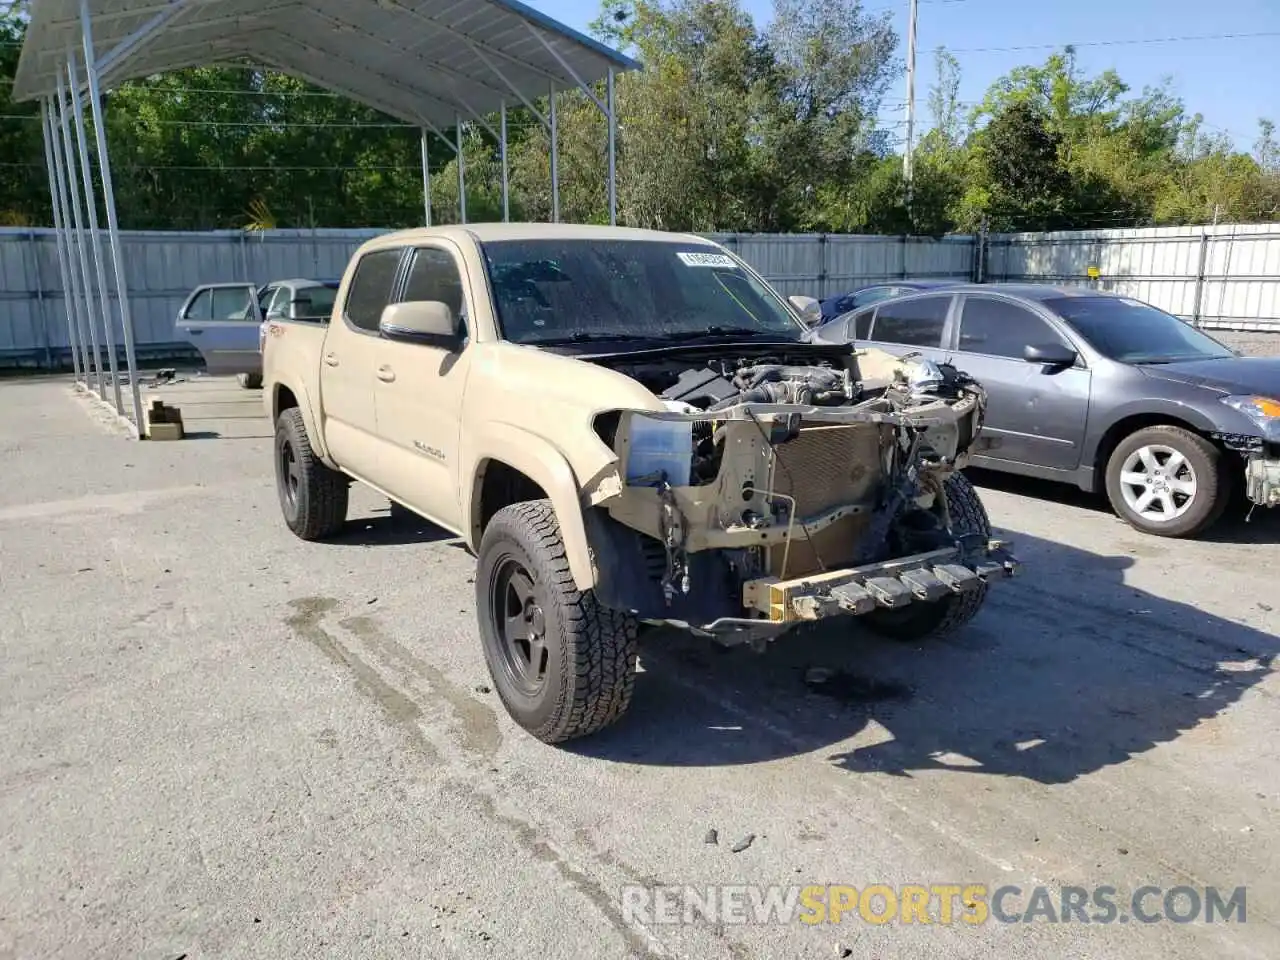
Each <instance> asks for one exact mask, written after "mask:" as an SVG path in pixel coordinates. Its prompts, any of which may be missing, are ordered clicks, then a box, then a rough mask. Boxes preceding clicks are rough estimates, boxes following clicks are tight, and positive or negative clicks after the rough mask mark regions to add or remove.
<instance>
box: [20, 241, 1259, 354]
mask: <svg viewBox="0 0 1280 960" xmlns="http://www.w3.org/2000/svg"><path fill="white" fill-rule="evenodd" d="M383 232H384V231H383V230H379V229H364V230H272V231H268V232H265V233H254V234H249V233H244V232H241V231H237V230H225V231H210V232H206V233H184V232H177V231H173V232H168V231H127V232H125V233H123V234H122V235H121V241H122V245H123V253H124V259H125V274H126V278H127V280H128V283H129V296H130V299H131V302H132V305H133V317H134V327H135V339H136V342H137V345H138V353H139V356H141V357H143V358H148V357H164V356H168V357H175V356H185V357H194V356H195V353H194V351H193V350H192V349H191V348H190V347H189V346H187V345H185V344H182V343H179V342H176V336H175V333H174V319H175V317H176V316H177V312H178V309H179V308H180V307H181V305H182V302H183V300H184V299H185V298H186V297H187V295H188V293H189V292H190V290H191V288H192V287H195V286H198V285H200V284H202V283H217V282H226V281H245V282H252V283H266V282H268V281H270V280H279V279H285V278H289V277H329V278H336V277H339V276H341V275H342V272H343V270H344V268H345V267H346V264H347V260H348V258H349V257H350V256H351V254H352V253H353V252H354V251H355V249H356V248H357V247H358V246H359V245H360V244H361V243H363V242H364V241H366V240H368V239H369V238H371V237H374V236H377V235H378V234H380V233H383ZM706 236H708V237H709V238H710V239H713V240H716V241H717V242H719V243H722V244H723V245H725V246H726V247H728V248H729V249H731V250H733V251H735V252H737V253H738V254H739V255H740V256H742V257H743V258H744V259H745V260H746V261H747V262H748V263H750V264H751V265H752V266H753V267H755V268H756V269H757V270H758V271H760V273H761V274H763V275H764V276H765V277H766V278H767V279H769V280H770V281H771V282H772V283H774V284H775V285H776V286H777V287H778V289H779V291H780V292H782V293H783V294H788V295H789V294H808V295H810V296H816V297H827V296H831V295H833V294H837V293H842V292H845V291H847V290H850V289H852V288H854V287H857V286H860V285H863V284H868V283H878V282H881V281H885V280H895V279H901V278H906V277H917V278H920V277H934V278H944V279H958V280H964V279H969V278H971V277H973V276H974V275H975V270H976V267H977V264H976V263H975V253H976V251H977V248H978V243H977V241H976V238H974V237H969V236H956V237H946V238H943V239H941V240H935V239H931V238H926V237H884V236H871V235H836V234H826V235H820V234H788V235H780V234H725V233H719V234H707V235H706ZM103 255H104V264H105V265H106V266H107V270H108V277H110V274H111V270H110V252H109V249H107V248H106V245H105V244H104V250H103ZM985 255H986V264H985V272H984V273H983V274H982V275H983V277H984V278H985V279H986V280H988V281H999V280H1021V281H1030V282H1040V283H1059V284H1071V285H1081V284H1086V285H1092V286H1095V287H1098V288H1099V289H1104V290H1110V291H1114V292H1117V293H1123V294H1126V295H1128V296H1133V297H1137V298H1138V299H1141V300H1146V301H1148V302H1150V303H1153V304H1155V305H1156V306H1158V307H1162V308H1163V309H1166V310H1169V311H1170V312H1172V313H1175V314H1177V315H1179V316H1181V317H1184V318H1186V319H1189V320H1197V319H1198V320H1199V322H1200V323H1201V324H1202V325H1203V326H1205V327H1209V328H1218V329H1233V330H1240V331H1250V332H1274V333H1280V224H1259V225H1247V226H1246V225H1235V224H1225V225H1219V226H1214V227H1203V228H1201V227H1161V228H1154V229H1144V230H1098V231H1075V232H1064V233H1053V234H1004V235H992V236H991V237H989V238H987V243H986V247H985ZM1091 268H1093V269H1092V270H1091ZM90 269H91V270H92V266H91V268H90ZM1094 273H1096V276H1094V275H1093V274H1094ZM108 285H109V286H113V284H112V283H111V282H110V281H109V284H108ZM95 296H96V294H95ZM110 300H111V306H112V323H113V326H114V328H115V342H116V345H117V348H119V347H120V346H121V344H122V343H123V340H124V338H123V332H122V331H121V329H120V315H119V310H118V309H117V307H116V305H115V296H114V291H111V294H110ZM66 306H67V301H66V297H65V295H64V293H63V291H62V289H61V277H60V275H59V270H58V255H57V246H56V243H55V240H54V235H53V231H52V230H48V229H34V230H32V229H14V228H5V229H0V363H15V362H19V363H27V364H36V365H42V366H48V365H50V364H54V363H62V364H66V363H67V362H68V353H67V324H66ZM101 339H102V338H101V335H99V340H101Z"/></svg>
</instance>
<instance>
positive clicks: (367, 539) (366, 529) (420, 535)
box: [324, 507, 461, 547]
mask: <svg viewBox="0 0 1280 960" xmlns="http://www.w3.org/2000/svg"><path fill="white" fill-rule="evenodd" d="M445 540H458V537H457V535H455V534H452V533H450V532H449V531H448V530H445V529H444V528H443V527H438V526H436V525H435V524H434V523H432V522H431V521H430V520H425V519H423V518H422V517H420V516H418V515H417V514H416V513H410V512H409V511H408V510H402V509H399V508H396V509H394V510H392V509H388V508H386V507H383V508H381V509H379V510H375V511H374V512H373V516H369V517H360V518H358V519H354V520H353V519H348V520H347V522H346V525H345V526H343V528H342V530H341V531H340V532H339V533H337V534H336V535H335V536H333V537H329V538H328V539H326V540H325V541H324V542H325V543H330V544H337V545H339V546H354V547H388V546H397V545H404V544H412V543H440V542H442V541H445ZM459 542H461V541H459Z"/></svg>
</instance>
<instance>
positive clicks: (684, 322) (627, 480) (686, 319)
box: [264, 224, 1017, 742]
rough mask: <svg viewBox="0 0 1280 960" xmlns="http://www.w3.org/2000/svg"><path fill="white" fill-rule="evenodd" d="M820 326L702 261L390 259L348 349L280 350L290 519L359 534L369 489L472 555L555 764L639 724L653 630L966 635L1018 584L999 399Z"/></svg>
mask: <svg viewBox="0 0 1280 960" xmlns="http://www.w3.org/2000/svg"><path fill="white" fill-rule="evenodd" d="M813 305H814V301H812V300H809V299H808V298H802V297H792V298H790V299H789V300H788V299H785V298H783V297H782V296H780V295H779V294H778V293H777V292H775V291H774V290H773V289H772V288H771V287H770V286H769V285H768V284H767V283H766V282H765V281H764V280H763V279H762V278H761V277H760V276H759V275H758V274H757V273H756V272H755V271H754V270H752V269H751V268H750V267H749V266H748V265H747V264H746V263H745V262H743V261H742V260H741V259H739V258H738V257H736V256H735V255H733V254H732V253H730V252H728V251H727V250H726V249H724V248H723V247H721V246H719V245H717V244H714V243H712V242H710V241H708V240H705V239H702V238H699V237H695V236H685V235H679V234H671V233H663V232H656V231H642V230H631V229H622V228H614V227H594V226H567V225H547V224H479V225H470V226H446V227H438V228H427V229H418V230H408V231H402V232H396V233H389V234H385V235H382V236H380V237H377V238H376V239H373V240H370V241H368V242H367V243H365V244H364V245H363V246H362V247H360V249H359V250H357V251H356V253H355V254H354V256H353V257H352V259H351V262H350V263H349V264H348V266H347V270H346V273H345V275H344V276H343V278H342V282H341V286H340V288H339V290H338V295H337V300H336V302H335V305H334V310H333V314H332V316H331V317H330V319H329V320H328V322H327V323H325V324H315V323H293V322H290V321H283V320H273V321H271V322H270V323H269V324H268V325H267V329H266V334H265V338H264V342H265V347H264V387H265V390H264V402H265V404H266V407H267V413H268V414H269V416H270V417H271V419H272V421H273V422H274V423H275V425H276V435H275V445H274V458H275V471H276V479H277V483H278V486H279V493H280V506H281V509H282V510H283V512H284V518H285V522H286V524H288V526H289V529H291V530H292V531H293V532H294V533H296V534H297V535H298V536H299V537H302V538H303V539H306V540H317V539H321V538H324V537H328V536H331V535H334V534H336V533H337V532H338V531H339V530H340V529H341V528H342V526H343V523H344V521H345V518H346V512H347V495H348V488H349V485H350V483H351V482H352V481H355V480H358V481H360V482H362V483H365V484H367V485H369V486H371V487H373V488H375V489H376V490H378V491H380V492H381V493H383V494H385V495H386V496H387V497H389V498H390V499H391V500H392V501H393V502H394V503H398V504H400V505H402V506H403V507H405V508H407V509H409V510H411V511H413V512H414V513H416V514H419V515H421V516H422V517H425V518H427V519H429V520H432V521H434V522H435V523H436V524H438V525H439V526H441V527H443V528H445V529H446V530H448V531H451V532H453V533H456V534H457V535H458V536H459V537H461V538H462V539H463V540H464V541H465V542H466V544H467V545H468V547H469V548H470V549H471V550H472V551H473V552H474V554H475V555H476V557H477V559H478V570H477V574H476V580H475V583H476V607H477V616H478V620H479V632H480V637H481V640H482V642H483V646H484V655H485V659H486V662H487V664H488V667H489V671H490V673H491V674H492V677H493V683H494V687H495V689H496V690H497V692H498V694H499V695H500V696H501V698H502V702H503V704H504V705H505V706H506V708H507V710H508V711H509V712H510V714H511V716H512V717H513V718H514V719H515V720H516V722H517V723H519V724H520V725H521V726H522V727H524V728H525V729H526V730H528V731H530V732H531V733H532V734H533V735H534V736H536V737H538V738H539V739H541V740H543V741H546V742H559V741H564V740H568V739H570V738H572V737H577V736H582V735H584V734H589V733H592V732H594V731H597V730H599V729H600V728H602V727H605V726H607V725H608V724H610V723H612V722H613V721H614V720H616V719H617V718H618V717H620V716H621V715H622V714H623V713H624V712H625V710H626V709H627V706H628V704H629V702H630V699H631V693H632V688H633V685H634V679H635V670H636V643H637V641H636V636H637V629H638V625H639V624H642V623H647V624H669V625H675V626H678V627H680V628H683V629H686V630H692V631H694V632H696V633H699V634H703V635H706V636H709V637H716V638H718V639H720V640H721V641H723V642H750V643H752V644H754V645H757V646H759V645H760V644H762V643H764V642H765V641H767V640H769V639H771V638H774V637H777V636H778V635H780V634H782V633H784V632H785V631H787V630H788V629H790V628H792V627H794V626H796V625H798V624H803V623H810V622H813V621H817V620H822V619H826V618H833V619H834V618H839V617H849V616H857V617H859V619H860V621H861V622H863V623H865V624H866V625H867V626H868V627H869V628H871V629H873V630H875V631H877V632H880V633H882V634H886V635H889V636H892V637H897V638H903V639H911V640H915V639H921V638H924V637H927V636H930V635H936V634H940V633H945V632H948V631H951V630H954V629H956V628H958V627H959V626H961V625H962V624H964V623H965V622H967V621H968V620H969V619H970V618H972V617H973V616H974V615H975V614H976V613H977V612H978V610H979V608H980V607H981V606H982V603H983V600H984V598H985V596H986V591H987V587H988V585H989V584H990V583H992V582H993V581H995V580H998V579H1000V578H1003V577H1006V576H1009V575H1011V574H1012V573H1013V572H1014V571H1015V569H1016V566H1017V564H1016V561H1015V560H1014V559H1013V557H1012V556H1010V555H1009V554H1008V552H1007V551H1006V549H1005V546H1004V545H1003V544H1001V543H1000V542H999V541H995V540H992V539H991V530H990V526H989V524H988V520H987V515H986V511H985V510H984V509H983V506H982V503H981V501H980V500H979V499H978V497H977V495H976V493H975V492H974V490H973V488H972V487H971V486H970V485H969V483H968V481H967V480H966V479H965V478H964V476H963V475H962V474H961V473H959V472H958V470H959V468H960V467H961V466H962V465H963V463H964V457H965V454H966V451H967V450H968V449H969V447H970V445H971V444H972V443H973V441H974V439H975V437H976V436H977V435H978V432H979V431H980V429H981V423H982V414H983V409H984V403H985V401H984V395H983V393H982V390H981V387H980V386H979V385H978V384H976V383H974V382H973V381H972V380H971V379H970V378H968V377H966V376H965V375H964V374H963V373H961V372H959V371H956V370H955V369H953V368H951V367H947V366H938V365H934V364H932V363H929V362H927V361H920V360H915V359H912V358H910V357H907V358H902V359H898V358H895V357H892V356H890V355H888V354H886V353H882V352H879V351H874V350H855V349H854V348H852V347H850V346H848V345H841V346H837V345H830V344H820V343H813V342H809V341H808V337H807V330H806V311H807V310H809V309H811V308H812V306H813ZM423 589H424V590H430V589H431V587H430V585H429V584H424V585H423Z"/></svg>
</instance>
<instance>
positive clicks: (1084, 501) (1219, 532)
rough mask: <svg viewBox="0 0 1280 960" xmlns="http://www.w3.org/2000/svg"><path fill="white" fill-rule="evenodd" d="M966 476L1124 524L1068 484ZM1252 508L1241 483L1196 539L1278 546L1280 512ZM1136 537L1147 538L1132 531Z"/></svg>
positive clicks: (1100, 499)
mask: <svg viewBox="0 0 1280 960" xmlns="http://www.w3.org/2000/svg"><path fill="white" fill-rule="evenodd" d="M964 473H965V476H967V477H968V478H969V479H970V480H972V481H973V483H974V485H975V486H977V487H978V488H980V489H990V490H1000V491H1003V492H1005V493H1013V494H1017V495H1019V496H1024V497H1035V498H1036V499H1038V500H1052V501H1053V502H1055V503H1061V504H1065V505H1067V506H1072V507H1078V508H1080V509H1082V510H1091V511H1093V512H1095V513H1099V514H1102V515H1104V516H1107V517H1110V518H1112V519H1114V520H1115V522H1116V523H1123V522H1124V521H1123V520H1121V519H1120V518H1119V517H1117V516H1116V515H1115V513H1114V512H1113V511H1112V509H1111V505H1110V504H1109V503H1108V502H1107V498H1106V496H1105V495H1104V494H1101V493H1085V492H1084V491H1083V490H1081V489H1080V488H1079V487H1075V486H1072V485H1071V484H1067V483H1054V482H1053V481H1051V480H1039V479H1036V478H1034V477H1022V476H1018V475H1016V474H1012V473H1000V472H998V471H995V470H983V469H980V468H978V467H967V468H965V471H964ZM1250 506H1251V504H1250V503H1249V502H1248V501H1247V500H1245V496H1244V482H1243V480H1241V482H1240V483H1239V485H1238V489H1233V491H1232V502H1231V504H1230V505H1229V506H1228V507H1227V510H1226V513H1225V514H1224V515H1223V517H1222V519H1221V520H1220V521H1218V523H1216V524H1215V525H1214V526H1212V527H1210V528H1209V529H1208V530H1206V531H1204V532H1203V533H1201V534H1199V535H1198V536H1197V537H1196V538H1195V539H1196V540H1198V541H1201V542H1203V543H1238V544H1250V543H1280V510H1268V509H1264V508H1262V507H1259V508H1257V509H1256V510H1254V511H1253V512H1252V515H1250V512H1249V507H1250ZM1134 533H1135V535H1137V536H1147V534H1141V533H1138V531H1136V530H1135V531H1134ZM1151 539H1152V540H1154V541H1156V542H1161V543H1166V544H1174V543H1177V541H1176V540H1171V539H1165V538H1161V537H1151Z"/></svg>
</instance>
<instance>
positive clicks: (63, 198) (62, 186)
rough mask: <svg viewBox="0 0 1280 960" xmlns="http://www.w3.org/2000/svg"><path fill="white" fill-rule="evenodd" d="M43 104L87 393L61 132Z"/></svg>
mask: <svg viewBox="0 0 1280 960" xmlns="http://www.w3.org/2000/svg"><path fill="white" fill-rule="evenodd" d="M46 102H47V103H48V104H49V130H50V132H51V133H52V143H53V169H54V176H55V178H56V180H57V186H58V214H59V216H60V217H61V219H62V245H63V248H64V249H65V250H66V252H67V277H68V279H69V280H70V281H71V283H70V286H67V287H64V288H63V292H64V293H65V294H66V297H67V313H68V315H69V316H70V319H71V321H72V329H73V330H75V335H76V338H75V343H76V350H77V351H78V352H79V354H80V375H81V381H80V382H81V383H83V384H84V388H85V389H86V390H90V389H92V388H91V387H90V386H89V335H88V332H87V330H88V327H87V321H86V318H85V315H84V303H83V302H82V301H81V299H80V274H79V273H78V272H77V270H76V260H75V256H74V254H73V252H72V242H71V207H70V200H68V199H67V197H68V191H67V180H66V172H65V171H64V170H63V156H64V155H65V151H64V150H63V146H62V130H61V127H60V126H59V123H60V120H59V113H58V109H57V108H55V107H54V105H53V99H52V98H48V99H47V101H46Z"/></svg>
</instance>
